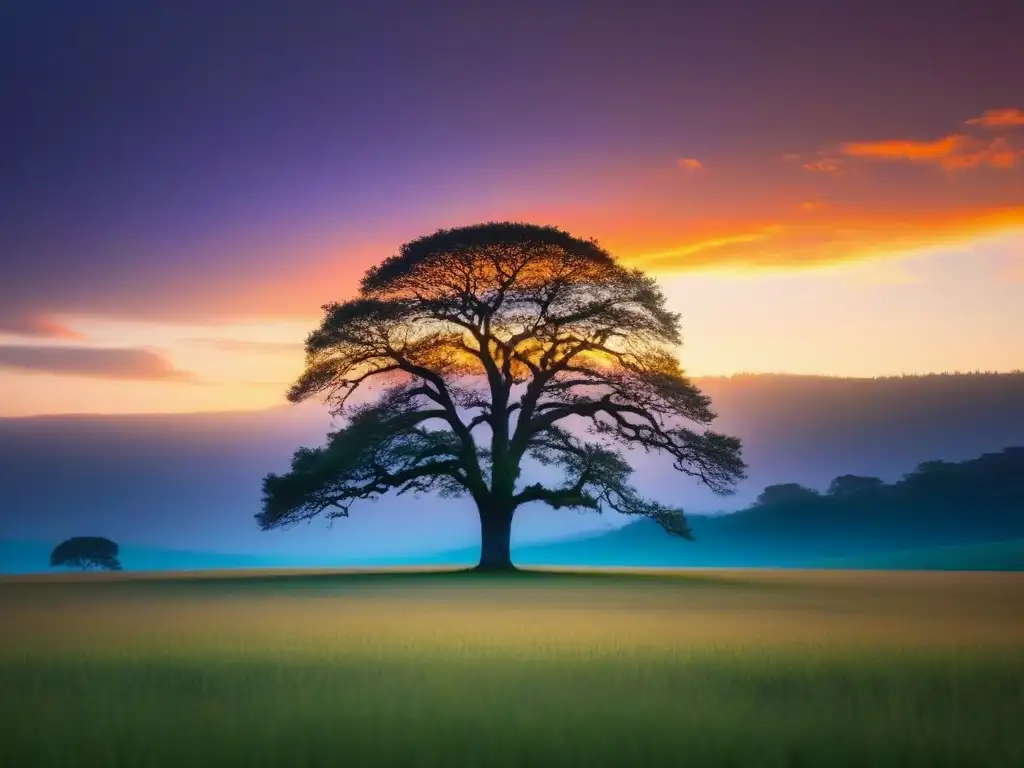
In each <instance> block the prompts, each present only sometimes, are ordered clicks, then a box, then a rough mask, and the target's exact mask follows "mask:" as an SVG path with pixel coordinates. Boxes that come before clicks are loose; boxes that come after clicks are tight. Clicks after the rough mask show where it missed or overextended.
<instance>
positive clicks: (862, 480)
mask: <svg viewBox="0 0 1024 768" xmlns="http://www.w3.org/2000/svg"><path fill="white" fill-rule="evenodd" d="M884 485H885V483H884V482H882V480H881V478H878V477H864V476H861V475H840V476H839V477H837V478H835V479H833V480H832V482H831V483H829V486H828V495H829V496H835V497H837V498H843V499H845V498H851V497H853V496H858V495H861V494H866V493H874V492H875V491H878V490H880V489H881V488H882V487H883V486H884Z"/></svg>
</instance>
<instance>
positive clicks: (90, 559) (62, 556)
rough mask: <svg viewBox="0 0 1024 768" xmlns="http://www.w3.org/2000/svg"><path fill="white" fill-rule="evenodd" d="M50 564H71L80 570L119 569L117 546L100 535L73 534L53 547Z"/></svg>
mask: <svg viewBox="0 0 1024 768" xmlns="http://www.w3.org/2000/svg"><path fill="white" fill-rule="evenodd" d="M50 566H51V567H54V568H56V567H59V566H71V567H73V568H81V569H82V570H90V569H100V570H106V571H119V570H121V562H120V561H119V560H118V546H117V544H115V543H114V542H113V541H111V540H110V539H107V538H104V537H102V536H75V537H72V538H70V539H66V540H65V541H62V542H61V543H60V544H58V545H57V546H56V547H54V550H53V552H52V554H51V555H50Z"/></svg>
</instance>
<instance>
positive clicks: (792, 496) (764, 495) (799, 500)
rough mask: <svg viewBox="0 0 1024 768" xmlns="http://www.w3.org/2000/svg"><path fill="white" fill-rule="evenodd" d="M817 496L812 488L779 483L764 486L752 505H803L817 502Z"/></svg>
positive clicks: (796, 484)
mask: <svg viewBox="0 0 1024 768" xmlns="http://www.w3.org/2000/svg"><path fill="white" fill-rule="evenodd" d="M819 496H820V494H819V493H818V492H817V491H816V490H814V489H813V488H807V487H805V486H803V485H800V484H799V483H781V484H780V485H769V486H766V487H765V489H764V490H763V491H761V494H760V495H759V496H758V497H757V500H756V501H755V502H754V503H755V504H756V505H757V506H762V507H767V506H780V505H784V504H803V503H808V502H814V501H817V500H818V499H819Z"/></svg>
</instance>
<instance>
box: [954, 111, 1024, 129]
mask: <svg viewBox="0 0 1024 768" xmlns="http://www.w3.org/2000/svg"><path fill="white" fill-rule="evenodd" d="M967 125H982V126H985V127H986V128H1007V127H1012V126H1024V109H1018V108H1016V107H1006V108H1003V109H990V110H988V111H987V112H985V113H983V114H982V115H981V116H980V117H972V118H971V119H970V120H968V121H967Z"/></svg>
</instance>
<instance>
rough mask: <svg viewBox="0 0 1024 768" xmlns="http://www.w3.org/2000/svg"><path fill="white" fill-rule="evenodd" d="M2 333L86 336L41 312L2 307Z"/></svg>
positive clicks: (62, 336)
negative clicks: (27, 311) (11, 310)
mask: <svg viewBox="0 0 1024 768" xmlns="http://www.w3.org/2000/svg"><path fill="white" fill-rule="evenodd" d="M0 335H10V336H29V337H33V338H41V339H64V340H67V341H80V340H82V339H83V338H85V337H84V336H83V335H82V334H80V333H78V332H77V331H75V330H73V329H72V328H69V327H67V326H66V325H63V324H62V323H59V322H57V321H56V320H54V319H53V318H51V317H47V316H46V315H43V314H39V313H25V312H10V313H8V312H4V311H3V308H2V307H0Z"/></svg>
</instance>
